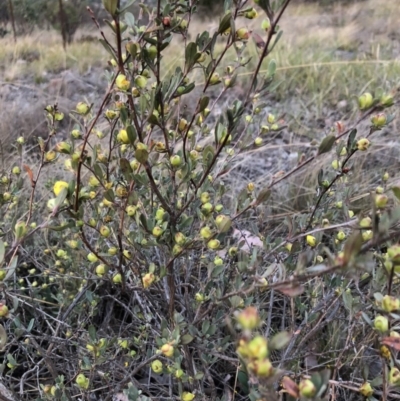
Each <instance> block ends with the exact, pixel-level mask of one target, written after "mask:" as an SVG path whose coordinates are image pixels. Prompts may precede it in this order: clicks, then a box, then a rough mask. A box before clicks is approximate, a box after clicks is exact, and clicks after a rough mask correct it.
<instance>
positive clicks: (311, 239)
mask: <svg viewBox="0 0 400 401" xmlns="http://www.w3.org/2000/svg"><path fill="white" fill-rule="evenodd" d="M306 242H307V244H308V245H310V246H311V247H312V248H314V247H315V246H316V245H317V239H316V238H315V237H313V236H312V235H307V237H306Z"/></svg>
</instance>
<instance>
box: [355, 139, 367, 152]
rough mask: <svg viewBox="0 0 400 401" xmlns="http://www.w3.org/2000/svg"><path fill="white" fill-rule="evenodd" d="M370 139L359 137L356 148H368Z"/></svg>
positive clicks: (363, 149) (362, 149)
mask: <svg viewBox="0 0 400 401" xmlns="http://www.w3.org/2000/svg"><path fill="white" fill-rule="evenodd" d="M369 145H370V141H369V140H368V139H367V138H361V139H360V140H358V141H357V149H358V150H361V151H365V150H367V149H368V148H369Z"/></svg>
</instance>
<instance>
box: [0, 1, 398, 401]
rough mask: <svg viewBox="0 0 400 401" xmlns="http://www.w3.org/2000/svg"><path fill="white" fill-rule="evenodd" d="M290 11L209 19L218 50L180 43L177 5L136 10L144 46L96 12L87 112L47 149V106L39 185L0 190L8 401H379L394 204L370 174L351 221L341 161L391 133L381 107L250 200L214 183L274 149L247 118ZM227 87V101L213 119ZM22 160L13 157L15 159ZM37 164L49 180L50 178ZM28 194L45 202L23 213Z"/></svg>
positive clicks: (386, 357) (386, 383)
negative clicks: (318, 165)
mask: <svg viewBox="0 0 400 401" xmlns="http://www.w3.org/2000/svg"><path fill="white" fill-rule="evenodd" d="M289 2H290V1H289V0H286V1H284V2H281V4H280V5H279V6H278V5H277V4H275V2H274V3H272V2H271V3H270V2H269V1H267V0H260V1H259V2H258V6H259V7H260V9H259V10H258V11H256V10H255V9H254V8H253V7H248V6H241V3H237V2H234V3H232V2H229V1H228V2H225V11H224V13H223V15H222V16H221V19H220V23H219V26H218V28H217V30H216V31H215V32H212V33H210V32H201V33H199V34H198V35H197V36H196V38H195V39H194V40H193V41H189V39H188V36H187V33H188V29H189V26H190V23H191V21H192V19H193V13H194V12H195V7H194V6H193V5H192V3H191V2H181V1H179V2H178V1H175V0H171V1H169V2H166V3H163V4H161V3H159V4H158V5H157V7H156V8H155V9H151V8H150V7H149V8H147V7H145V6H142V11H143V14H146V13H147V14H148V15H147V16H145V17H143V18H149V21H150V22H149V24H148V25H147V26H144V25H141V20H140V18H139V17H138V16H136V18H135V16H134V15H132V14H130V13H129V12H126V11H124V10H119V9H118V8H117V1H116V0H104V5H105V8H106V10H107V11H108V13H109V14H110V22H109V25H110V27H111V28H112V30H113V35H112V38H108V37H106V36H103V40H102V43H103V45H104V46H105V47H106V49H107V50H108V52H109V53H110V55H111V60H110V61H109V69H108V70H107V73H106V74H107V78H108V87H107V89H106V94H105V96H104V98H103V99H102V101H101V104H100V106H99V107H98V108H96V107H94V106H93V105H90V104H87V103H85V102H84V100H82V102H80V103H78V104H77V106H76V109H75V110H73V111H72V112H71V117H72V118H73V119H74V120H75V122H76V125H75V127H74V129H73V130H72V131H71V135H70V137H69V138H64V140H61V138H58V137H59V134H58V126H59V123H60V121H62V120H63V118H64V115H63V114H62V113H61V112H60V111H59V110H58V108H57V105H49V106H47V107H46V109H45V113H46V116H47V120H48V126H49V136H48V137H47V138H45V139H43V138H39V140H38V148H39V150H40V155H41V162H40V165H39V166H38V167H37V168H34V167H33V166H28V165H26V164H25V163H24V162H23V161H21V162H20V163H17V164H16V165H15V166H12V168H11V169H10V171H4V173H3V174H2V176H1V178H0V182H1V198H0V199H1V200H0V202H1V210H2V216H3V218H2V221H1V235H2V239H1V241H0V262H1V264H2V269H1V270H0V277H1V280H2V283H3V284H2V285H3V287H2V291H3V297H4V300H3V301H2V302H1V303H0V316H1V318H2V319H3V326H1V327H0V329H1V331H0V334H1V344H2V347H3V348H2V350H3V351H4V353H5V358H4V362H3V364H2V370H3V372H4V374H5V380H6V382H7V384H8V386H9V387H11V388H13V389H16V387H18V390H19V391H20V394H21V397H23V398H24V399H34V398H35V399H61V400H67V399H71V398H75V397H80V396H82V397H83V399H89V397H93V396H99V397H102V399H103V400H110V399H111V398H112V397H113V396H114V395H116V394H119V396H120V397H121V396H122V395H121V394H120V393H121V392H124V393H125V397H126V399H129V400H137V399H141V400H144V399H150V398H160V399H171V398H173V399H177V398H180V399H182V400H184V401H191V400H192V399H194V398H197V399H203V398H204V399H205V398H206V397H209V398H211V399H220V400H222V399H228V398H233V397H235V399H247V398H249V399H251V400H256V399H265V400H266V399H271V397H275V395H276V392H277V391H280V392H281V393H282V392H283V393H286V394H287V396H288V397H291V398H292V399H296V398H309V399H320V398H321V397H322V396H323V395H324V394H326V393H327V391H328V388H329V387H330V388H331V390H330V391H332V392H333V391H334V392H336V393H337V395H340V394H343V392H344V391H349V390H348V389H350V391H353V392H359V393H361V394H362V395H364V396H366V397H372V394H377V395H379V394H385V395H386V396H387V397H388V398H390V396H389V393H390V392H391V391H392V389H393V388H394V386H397V385H398V383H399V380H398V371H397V370H396V369H397V368H396V367H395V359H394V358H395V350H397V349H398V348H399V346H398V336H399V333H398V330H397V328H396V327H397V326H396V325H395V324H396V321H397V319H398V316H397V315H396V314H395V313H396V311H397V310H398V309H399V308H400V305H399V304H400V302H399V299H398V298H397V297H396V296H395V294H396V290H395V287H397V286H398V275H399V274H400V272H399V266H398V264H399V263H400V257H399V254H400V251H399V246H398V245H396V241H397V239H398V237H399V234H400V232H399V230H398V227H397V226H396V223H397V220H398V218H399V216H400V208H399V207H398V205H397V202H398V200H397V198H399V197H400V189H399V188H397V187H395V186H393V187H390V186H389V185H388V175H387V174H383V172H382V174H380V178H379V184H380V185H379V186H378V187H377V188H376V189H375V190H374V191H372V192H371V194H370V201H369V202H367V205H368V207H366V208H364V209H363V210H360V211H358V212H357V211H353V210H350V209H349V205H350V204H351V201H350V198H351V197H354V195H355V193H354V190H355V189H357V188H358V187H356V186H353V184H352V182H351V176H352V172H353V171H354V164H353V163H355V162H354V160H357V159H356V158H357V155H359V154H360V153H362V152H368V151H369V147H370V146H373V143H374V135H376V133H377V132H378V131H380V130H382V129H384V128H385V127H387V126H388V124H390V122H391V120H392V118H393V117H392V116H391V115H390V114H389V113H388V112H387V110H386V109H388V108H389V107H390V106H392V105H393V102H394V100H393V97H392V96H391V95H390V94H384V93H379V92H376V93H374V95H372V94H369V93H365V94H363V95H362V96H360V97H359V106H360V109H361V116H360V118H359V120H358V121H356V122H355V123H354V125H352V126H351V125H350V126H349V128H345V127H344V126H343V124H342V123H340V122H338V123H336V124H335V126H334V127H332V130H331V132H330V133H329V134H328V135H327V136H325V137H324V138H323V139H322V140H320V141H319V142H318V141H317V140H316V139H314V140H313V142H312V143H311V144H310V146H311V149H312V153H311V154H309V156H306V155H305V154H300V155H299V162H298V164H297V165H296V166H295V167H294V168H293V169H291V170H288V171H285V172H282V173H280V174H277V175H275V176H273V177H272V179H271V181H270V182H269V183H266V184H265V186H264V187H263V188H258V187H256V186H255V185H254V183H252V182H243V183H242V186H241V188H239V189H238V190H236V188H232V187H230V181H229V179H228V178H226V177H229V172H230V169H231V168H232V165H233V162H234V160H235V158H236V157H237V155H239V154H244V153H246V152H247V153H249V154H251V152H252V151H254V150H255V149H260V148H261V147H263V146H265V144H267V143H268V142H269V141H271V140H272V139H271V138H272V136H273V134H277V133H279V132H280V131H281V130H283V129H284V126H283V123H282V121H281V120H280V118H279V116H276V115H274V114H273V113H272V112H271V110H268V108H266V105H265V101H266V98H267V95H268V92H269V91H270V90H271V83H272V82H273V80H274V75H275V70H276V63H275V61H274V60H273V59H272V58H270V54H271V51H272V49H273V47H274V45H275V43H276V41H277V40H278V39H279V37H280V33H278V32H279V27H278V23H279V20H280V18H281V17H282V15H283V13H284V11H285V9H286V7H287V6H288V4H289ZM258 12H263V13H265V16H264V21H263V22H262V25H261V26H262V30H263V35H264V37H261V36H260V37H257V46H258V48H259V55H258V60H257V62H256V68H255V70H254V71H253V74H252V76H251V78H250V79H249V80H247V81H241V80H242V77H241V74H240V73H241V71H243V70H244V68H245V67H246V65H247V63H248V59H247V58H246V48H247V46H248V44H249V39H250V37H251V32H250V31H248V30H247V29H246V28H244V25H245V24H244V23H243V20H242V19H241V18H242V17H244V18H248V19H252V18H254V17H255V16H256V15H257V13H258ZM176 37H178V38H181V40H182V45H183V46H185V57H184V60H182V63H181V65H180V66H179V67H177V68H176V69H175V71H174V72H173V73H171V74H168V73H167V71H164V70H163V64H162V57H163V54H165V53H166V52H168V51H169V49H170V46H171V41H172V40H173V38H176ZM232 52H233V53H234V58H233V59H232V57H231V54H232ZM267 58H268V60H267ZM264 61H266V62H267V64H266V67H267V69H266V72H265V73H262V72H261V67H262V66H264ZM239 84H240V85H243V86H244V87H245V90H244V94H243V95H242V96H241V98H240V99H236V100H231V99H230V98H229V96H228V95H229V94H230V93H233V94H234V95H235V94H236V92H235V87H236V85H239ZM224 101H227V102H229V105H228V107H226V108H221V107H220V104H221V103H222V102H224ZM187 103H188V104H189V107H185V105H186V104H187ZM222 104H223V103H222ZM369 120H370V121H371V122H370V125H369V128H367V129H365V128H362V132H361V134H358V133H357V127H359V126H361V127H363V126H362V125H360V124H361V123H362V122H364V121H369ZM54 138H56V139H55V141H56V142H57V143H56V145H55V146H52V143H53V140H54ZM24 146H25V144H24V139H23V138H18V140H17V141H16V147H17V151H18V154H19V155H20V156H21V159H23V157H22V156H23V148H24ZM329 154H333V155H334V156H333V157H334V160H333V162H332V165H331V166H330V167H329V168H326V169H325V170H321V171H320V172H319V174H318V180H317V181H318V182H317V183H316V186H317V195H316V197H315V199H314V202H313V204H311V205H309V208H308V210H306V211H304V212H302V213H298V214H297V215H294V216H293V218H292V219H290V220H287V221H286V227H284V228H283V227H281V226H274V225H273V224H272V223H268V222H267V223H266V222H265V221H264V220H265V212H266V206H269V205H270V204H271V203H272V202H273V201H274V199H275V200H279V199H282V196H281V197H280V194H281V193H284V191H285V187H284V184H285V182H286V181H287V180H288V179H289V177H293V176H299V175H301V174H303V173H304V171H305V169H307V168H308V166H313V163H315V162H316V161H317V160H318V159H322V158H327V157H328V156H329ZM55 163H64V165H65V169H66V170H67V173H66V174H67V175H66V177H55V176H54V174H51V169H52V166H53V165H54V164H55ZM46 172H47V173H46ZM24 179H25V182H24ZM39 180H47V186H48V188H49V189H50V190H51V192H52V193H53V195H51V196H48V194H45V193H38V191H37V185H38V182H39ZM26 184H29V185H30V186H31V190H30V192H29V191H27V189H26V188H27V185H26ZM232 193H233V194H234V196H232ZM25 194H28V196H27V197H26V195H25ZM356 212H357V213H356ZM363 286H365V288H368V291H362V290H363ZM371 294H374V295H373V296H372V295H371ZM365 338H369V340H368V341H369V343H368V344H374V343H375V342H376V344H379V347H378V350H377V352H380V353H381V355H382V359H381V363H382V364H386V363H387V364H389V365H390V368H391V370H390V373H389V374H388V373H387V369H384V370H383V373H382V374H379V373H376V372H375V373H373V376H374V377H372V378H371V376H369V375H368V372H367V370H366V369H364V370H363V369H362V366H361V365H360V366H357V367H355V366H354V365H353V361H354V358H356V357H358V355H359V354H360V353H361V354H362V352H363V349H362V347H361V345H362V346H364V345H363V340H364V339H365ZM375 340H378V341H375ZM359 346H360V348H359ZM310 355H311V356H310ZM378 362H379V360H378ZM371 366H372V364H371ZM328 367H330V368H331V369H330V370H329V369H328ZM351 369H358V370H356V372H355V374H356V375H357V379H360V380H356V379H354V380H353V382H351V383H350V384H349V383H345V384H343V383H342V382H341V381H339V380H338V379H339V378H341V377H343V376H345V375H346V374H347V376H348V377H349V378H350V377H355V374H352V373H349V370H351ZM309 370H313V371H314V373H313V374H312V375H311V376H310V372H309ZM346 372H347V373H346ZM382 375H383V376H382ZM382 379H384V380H382ZM349 380H350V379H349ZM17 385H18V386H17ZM278 385H279V386H278ZM80 394H81V395H80ZM370 399H372V398H370Z"/></svg>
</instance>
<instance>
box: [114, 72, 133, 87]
mask: <svg viewBox="0 0 400 401" xmlns="http://www.w3.org/2000/svg"><path fill="white" fill-rule="evenodd" d="M115 84H116V85H117V88H118V89H121V90H124V91H127V90H128V89H129V87H130V86H131V83H130V82H129V81H128V80H127V79H126V76H125V75H123V74H120V75H118V77H117V79H116V80H115Z"/></svg>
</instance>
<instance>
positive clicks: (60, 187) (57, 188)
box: [53, 181, 68, 196]
mask: <svg viewBox="0 0 400 401" xmlns="http://www.w3.org/2000/svg"><path fill="white" fill-rule="evenodd" d="M64 188H68V183H67V182H65V181H56V183H55V184H54V186H53V192H54V195H55V196H58V194H59V193H60V192H61V191H62V190H63V189H64Z"/></svg>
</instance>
